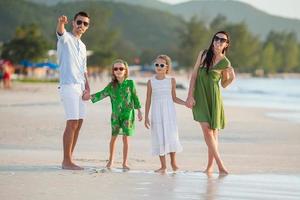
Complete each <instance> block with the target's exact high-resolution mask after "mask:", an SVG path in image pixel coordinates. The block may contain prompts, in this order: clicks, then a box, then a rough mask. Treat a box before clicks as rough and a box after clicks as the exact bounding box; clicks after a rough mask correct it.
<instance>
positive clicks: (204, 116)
mask: <svg viewBox="0 0 300 200" xmlns="http://www.w3.org/2000/svg"><path fill="white" fill-rule="evenodd" d="M229 42H230V40H229V35H228V33H227V32H225V31H219V32H217V33H215V34H214V37H213V38H212V41H211V44H210V46H209V48H208V50H204V51H201V52H200V53H199V56H198V58H197V61H196V64H195V66H194V70H193V73H192V76H191V80H190V87H189V92H188V98H187V101H186V102H187V106H188V107H189V108H192V109H193V116H194V120H195V121H198V122H199V123H200V125H201V128H202V131H203V135H204V139H205V142H206V144H207V147H208V164H207V167H206V170H205V171H204V172H205V173H212V171H213V161H214V160H215V161H216V163H217V165H218V168H219V173H220V174H228V171H227V169H226V168H225V166H224V164H223V161H222V159H221V157H220V153H219V150H218V130H219V129H223V128H224V126H225V116H224V109H223V102H222V97H221V92H220V87H219V82H220V81H221V85H222V87H223V88H225V87H227V86H228V85H229V84H230V83H231V82H232V81H233V79H234V78H235V74H234V70H233V68H232V67H231V66H230V61H229V60H228V59H227V58H226V56H225V53H226V51H227V50H228V47H229Z"/></svg>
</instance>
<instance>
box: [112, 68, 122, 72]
mask: <svg viewBox="0 0 300 200" xmlns="http://www.w3.org/2000/svg"><path fill="white" fill-rule="evenodd" d="M118 70H119V71H121V72H122V71H123V70H124V67H114V71H115V72H116V71H118Z"/></svg>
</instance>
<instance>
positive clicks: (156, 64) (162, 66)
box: [154, 63, 167, 68]
mask: <svg viewBox="0 0 300 200" xmlns="http://www.w3.org/2000/svg"><path fill="white" fill-rule="evenodd" d="M154 66H155V67H161V68H164V67H165V66H167V65H166V64H163V63H162V64H158V63H154Z"/></svg>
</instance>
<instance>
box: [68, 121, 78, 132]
mask: <svg viewBox="0 0 300 200" xmlns="http://www.w3.org/2000/svg"><path fill="white" fill-rule="evenodd" d="M78 126H79V120H68V121H67V128H68V129H71V130H73V131H75V130H76V129H77V128H78Z"/></svg>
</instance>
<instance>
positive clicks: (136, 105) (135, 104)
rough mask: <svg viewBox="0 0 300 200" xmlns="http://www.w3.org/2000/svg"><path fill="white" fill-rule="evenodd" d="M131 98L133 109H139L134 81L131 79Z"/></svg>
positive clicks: (139, 104) (139, 103)
mask: <svg viewBox="0 0 300 200" xmlns="http://www.w3.org/2000/svg"><path fill="white" fill-rule="evenodd" d="M132 99H133V105H134V109H140V108H141V107H142V106H141V102H140V100H139V97H138V96H137V93H136V88H135V83H134V82H133V81H132Z"/></svg>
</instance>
